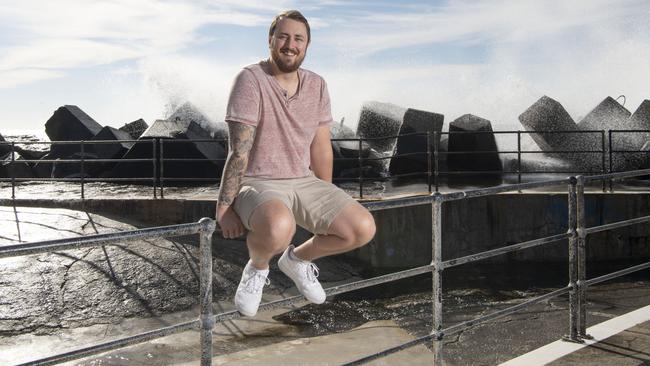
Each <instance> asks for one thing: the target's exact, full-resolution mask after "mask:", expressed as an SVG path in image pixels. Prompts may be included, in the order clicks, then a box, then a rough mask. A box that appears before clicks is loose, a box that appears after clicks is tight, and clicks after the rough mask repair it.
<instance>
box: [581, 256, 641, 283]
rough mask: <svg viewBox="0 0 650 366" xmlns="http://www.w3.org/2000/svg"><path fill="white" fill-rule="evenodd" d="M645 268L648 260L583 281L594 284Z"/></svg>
mask: <svg viewBox="0 0 650 366" xmlns="http://www.w3.org/2000/svg"><path fill="white" fill-rule="evenodd" d="M646 268H650V262H646V263H643V264H639V265H636V266H632V267H628V268H625V269H622V270H620V271H616V272H612V273H608V274H606V275H602V276H599V277H595V278H592V279H589V280H586V281H585V282H584V283H585V285H586V286H591V285H595V284H597V283H601V282H605V281H607V280H611V279H614V278H616V277H621V276H625V275H627V274H630V273H633V272H637V271H641V270H644V269H646Z"/></svg>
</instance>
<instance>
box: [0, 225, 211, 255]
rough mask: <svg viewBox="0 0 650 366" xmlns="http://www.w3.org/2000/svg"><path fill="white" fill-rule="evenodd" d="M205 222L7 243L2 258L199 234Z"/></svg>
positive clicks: (1, 252)
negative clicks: (124, 241) (13, 243)
mask: <svg viewBox="0 0 650 366" xmlns="http://www.w3.org/2000/svg"><path fill="white" fill-rule="evenodd" d="M202 227H203V224H201V223H190V224H180V225H171V226H161V227H153V228H147V229H139V230H133V231H121V232H115V233H107V234H97V235H88V236H80V237H76V238H74V237H73V238H66V239H56V240H45V241H38V242H32V243H24V244H15V245H7V246H2V247H0V258H9V257H18V256H22V255H28V254H41V253H47V252H51V251H54V250H68V249H81V248H90V247H96V246H101V245H107V244H111V243H115V242H118V241H123V240H134V239H147V238H157V237H161V236H162V237H167V236H180V235H192V234H197V233H198V232H199V231H200V230H201V228H202Z"/></svg>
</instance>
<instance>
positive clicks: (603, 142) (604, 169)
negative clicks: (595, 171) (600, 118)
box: [600, 130, 607, 193]
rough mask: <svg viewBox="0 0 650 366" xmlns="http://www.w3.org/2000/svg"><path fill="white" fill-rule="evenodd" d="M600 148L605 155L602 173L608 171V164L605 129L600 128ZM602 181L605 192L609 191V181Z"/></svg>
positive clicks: (603, 155)
mask: <svg viewBox="0 0 650 366" xmlns="http://www.w3.org/2000/svg"><path fill="white" fill-rule="evenodd" d="M600 150H602V157H603V161H602V165H601V169H600V170H601V172H602V174H605V173H607V171H606V170H607V165H606V162H605V160H606V159H605V155H606V154H605V130H600ZM602 183H603V193H605V192H607V182H605V180H603V182H602Z"/></svg>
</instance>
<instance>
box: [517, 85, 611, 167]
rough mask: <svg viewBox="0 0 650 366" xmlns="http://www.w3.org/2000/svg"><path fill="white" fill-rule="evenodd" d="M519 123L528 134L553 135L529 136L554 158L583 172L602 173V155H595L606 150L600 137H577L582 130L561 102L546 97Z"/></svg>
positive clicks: (583, 135) (527, 111) (593, 135)
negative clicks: (603, 149) (603, 148)
mask: <svg viewBox="0 0 650 366" xmlns="http://www.w3.org/2000/svg"><path fill="white" fill-rule="evenodd" d="M519 121H520V122H521V124H522V125H523V126H524V128H525V129H526V131H530V132H536V131H549V132H548V133H541V132H540V133H530V134H529V135H530V137H531V138H532V139H533V140H534V141H535V142H536V143H537V145H538V146H539V147H540V148H541V149H542V151H544V152H547V153H549V155H550V156H552V157H555V158H560V159H565V160H567V161H570V162H571V163H572V164H573V165H574V166H575V167H576V168H577V169H578V170H580V171H581V172H586V171H594V172H596V171H600V169H601V165H602V152H600V153H599V152H594V151H599V150H602V140H601V136H600V134H598V133H589V132H587V133H576V131H578V126H577V125H576V124H575V122H574V121H573V118H571V116H570V115H569V113H568V112H567V111H566V110H565V109H564V107H562V105H561V104H560V103H559V102H557V101H555V100H554V99H552V98H549V97H547V96H543V97H541V98H540V99H539V100H538V101H537V102H535V103H534V104H533V105H532V106H530V107H529V108H528V109H527V110H526V111H525V112H524V113H522V114H521V115H519ZM562 151H570V152H562ZM572 151H576V152H572ZM580 151H592V152H588V153H587V152H580Z"/></svg>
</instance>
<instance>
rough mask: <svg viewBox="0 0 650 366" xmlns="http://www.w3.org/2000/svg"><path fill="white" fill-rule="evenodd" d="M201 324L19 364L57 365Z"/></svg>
mask: <svg viewBox="0 0 650 366" xmlns="http://www.w3.org/2000/svg"><path fill="white" fill-rule="evenodd" d="M200 324H201V322H200V321H199V320H192V321H188V322H184V323H179V324H175V325H172V326H168V327H164V328H160V329H156V330H152V331H150V332H144V333H140V334H136V335H133V336H130V337H125V338H120V339H116V340H113V341H108V342H104V343H99V344H96V345H92V346H89V347H84V348H80V349H76V350H73V351H69V352H65V353H61V354H58V355H54V356H50V357H46V358H41V359H38V360H34V361H29V362H25V363H21V364H19V366H35V365H55V364H58V363H62V362H67V361H73V360H77V359H80V358H83V357H88V356H92V355H96V354H99V353H103V352H107V351H111V350H114V349H118V348H123V347H127V346H131V345H134V344H138V343H143V342H147V341H150V340H153V339H157V338H162V337H166V336H169V335H172V334H176V333H181V332H185V331H188V330H193V329H198V327H199V326H200Z"/></svg>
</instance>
